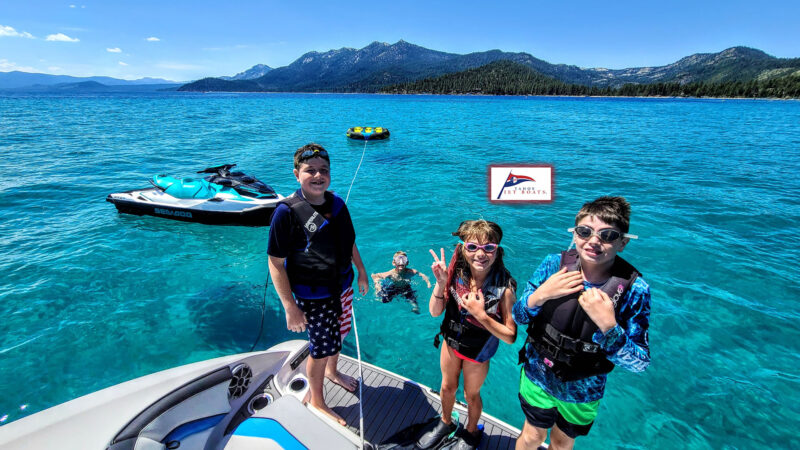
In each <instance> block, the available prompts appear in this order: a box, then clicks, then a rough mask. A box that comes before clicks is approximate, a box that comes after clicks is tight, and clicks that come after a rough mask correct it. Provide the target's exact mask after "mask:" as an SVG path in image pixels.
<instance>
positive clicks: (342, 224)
mask: <svg viewBox="0 0 800 450" xmlns="http://www.w3.org/2000/svg"><path fill="white" fill-rule="evenodd" d="M294 176H295V177H296V178H297V181H298V182H299V183H300V189H298V190H297V191H296V192H295V193H294V194H292V195H291V196H289V197H287V198H286V199H285V200H284V201H282V202H281V203H280V204H279V205H278V207H277V208H276V209H275V213H274V214H273V215H272V223H271V224H270V230H269V245H268V247H267V253H268V254H269V272H270V275H271V276H272V281H273V284H274V285H275V291H277V293H278V296H279V297H280V299H281V303H282V304H283V308H284V310H285V311H286V328H287V329H289V330H291V331H295V332H298V333H300V332H303V331H306V329H307V330H308V340H309V342H310V351H311V357H310V358H309V359H308V363H307V366H306V371H307V373H308V381H309V390H310V394H311V396H310V400H309V401H310V403H311V405H312V406H314V407H315V408H317V409H319V410H321V411H322V412H324V413H326V414H328V415H329V416H331V417H333V418H334V419H335V420H337V421H338V422H339V423H340V424H342V425H346V423H345V421H344V420H343V419H342V418H341V417H339V415H337V414H336V413H335V412H333V410H331V409H330V408H329V407H328V406H327V405H326V404H325V399H324V397H323V389H322V385H323V381H324V378H325V377H327V378H329V379H330V380H331V381H333V382H334V383H337V384H340V385H341V386H342V387H344V388H345V389H347V390H348V391H351V392H352V391H355V389H356V387H357V381H356V380H355V379H354V378H352V377H350V376H347V375H345V374H343V373H341V372H339V371H338V370H337V368H336V365H337V362H338V360H339V351H341V349H342V337H343V336H342V334H346V333H342V331H343V328H342V324H341V323H340V321H343V320H344V319H345V318H344V317H342V316H346V315H347V311H343V308H342V306H343V305H342V301H343V300H342V299H341V297H340V296H341V295H342V293H343V292H344V291H346V290H348V289H349V287H350V286H351V284H352V282H353V268H352V264H351V262H354V263H355V264H356V267H357V269H358V287H359V291H360V292H361V294H362V295H364V294H366V293H367V289H368V287H369V284H368V282H367V272H366V270H365V269H364V264H363V263H362V262H361V256H360V255H359V253H358V248H357V247H356V243H355V241H356V234H355V231H354V230H353V222H352V221H351V220H350V213H349V212H348V210H347V206H346V205H345V204H344V201H343V200H342V199H341V198H340V197H338V196H337V195H335V194H333V193H331V192H328V191H327V189H328V186H330V184H331V175H330V159H329V157H328V152H327V151H325V149H324V148H322V146H320V145H317V144H308V145H306V146H303V147H301V148H299V149H297V151H296V152H295V154H294ZM347 305H348V306H349V303H348V304H347Z"/></svg>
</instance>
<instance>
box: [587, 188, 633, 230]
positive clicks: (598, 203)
mask: <svg viewBox="0 0 800 450" xmlns="http://www.w3.org/2000/svg"><path fill="white" fill-rule="evenodd" d="M587 216H595V217H597V218H598V219H600V220H602V221H603V222H605V223H607V224H609V225H613V226H615V227H617V228H619V230H620V231H622V232H623V233H627V232H628V228H629V227H630V225H631V204H630V203H628V201H627V200H625V197H610V196H603V197H600V198H598V199H595V200H592V201H591V202H586V203H584V204H583V206H582V207H581V210H580V211H578V214H577V215H576V216H575V225H577V224H578V223H579V222H580V221H581V220H583V218H584V217H587Z"/></svg>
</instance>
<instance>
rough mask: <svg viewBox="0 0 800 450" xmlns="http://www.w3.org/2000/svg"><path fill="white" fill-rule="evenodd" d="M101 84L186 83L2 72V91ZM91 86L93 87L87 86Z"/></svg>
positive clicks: (180, 83) (158, 79) (0, 79)
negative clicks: (89, 83)
mask: <svg viewBox="0 0 800 450" xmlns="http://www.w3.org/2000/svg"><path fill="white" fill-rule="evenodd" d="M88 82H92V83H99V84H102V85H105V86H141V85H182V84H185V82H179V81H170V80H163V79H161V78H140V79H138V80H122V79H119V78H112V77H73V76H69V75H50V74H46V73H30V72H19V71H13V72H0V89H19V88H35V89H43V88H44V87H46V86H55V85H65V84H80V83H88ZM87 86H91V85H87Z"/></svg>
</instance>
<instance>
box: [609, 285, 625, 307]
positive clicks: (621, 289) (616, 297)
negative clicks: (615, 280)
mask: <svg viewBox="0 0 800 450" xmlns="http://www.w3.org/2000/svg"><path fill="white" fill-rule="evenodd" d="M623 292H625V287H624V286H623V285H621V284H620V285H618V286H617V293H616V294H614V296H613V297H611V303H613V304H614V306H615V307H616V306H617V302H618V301H619V298H620V297H621V296H622V293H623Z"/></svg>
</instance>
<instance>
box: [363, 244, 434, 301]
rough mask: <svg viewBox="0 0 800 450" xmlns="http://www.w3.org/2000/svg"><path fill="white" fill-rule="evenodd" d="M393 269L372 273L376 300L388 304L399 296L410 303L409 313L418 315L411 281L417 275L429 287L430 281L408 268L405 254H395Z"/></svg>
mask: <svg viewBox="0 0 800 450" xmlns="http://www.w3.org/2000/svg"><path fill="white" fill-rule="evenodd" d="M392 265H393V266H394V269H392V270H390V271H388V272H382V273H373V274H372V281H373V282H374V283H375V291H376V292H377V293H378V298H379V299H380V300H381V301H382V302H383V303H389V302H390V301H392V299H393V298H394V297H397V296H400V297H403V298H405V299H406V300H408V301H409V302H410V303H411V311H413V312H415V313H417V314H419V305H418V304H417V293H416V292H414V289H413V288H412V287H411V279H412V278H414V277H415V276H417V275H419V276H420V277H422V279H423V280H424V281H425V283H426V284H427V285H428V288H430V287H431V280H430V279H429V278H428V277H427V276H426V275H425V274H424V273H420V272H419V271H417V270H414V269H411V268H409V267H408V255H407V254H406V252H403V251H398V252H395V254H394V256H393V257H392Z"/></svg>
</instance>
